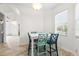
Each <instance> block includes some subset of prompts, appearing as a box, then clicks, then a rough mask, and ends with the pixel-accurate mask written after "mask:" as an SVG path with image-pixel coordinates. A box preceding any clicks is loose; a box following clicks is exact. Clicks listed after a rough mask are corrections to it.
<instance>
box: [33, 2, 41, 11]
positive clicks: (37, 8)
mask: <svg viewBox="0 0 79 59" xmlns="http://www.w3.org/2000/svg"><path fill="white" fill-rule="evenodd" d="M32 6H33V9H34V10H40V9H41V8H42V5H41V4H40V3H33V4H32Z"/></svg>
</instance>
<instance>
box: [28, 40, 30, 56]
mask: <svg viewBox="0 0 79 59" xmlns="http://www.w3.org/2000/svg"><path fill="white" fill-rule="evenodd" d="M30 49H31V42H29V46H28V56H29V54H30Z"/></svg>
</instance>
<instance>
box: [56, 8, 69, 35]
mask: <svg viewBox="0 0 79 59" xmlns="http://www.w3.org/2000/svg"><path fill="white" fill-rule="evenodd" d="M67 19H68V11H67V10H65V11H63V12H61V13H59V14H57V15H56V16H55V32H56V33H60V34H66V33H67Z"/></svg>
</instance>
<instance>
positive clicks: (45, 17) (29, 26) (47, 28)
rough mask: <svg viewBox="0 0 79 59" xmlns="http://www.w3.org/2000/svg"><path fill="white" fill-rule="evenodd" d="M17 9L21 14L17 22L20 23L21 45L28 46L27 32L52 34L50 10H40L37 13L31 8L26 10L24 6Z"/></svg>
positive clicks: (52, 22)
mask: <svg viewBox="0 0 79 59" xmlns="http://www.w3.org/2000/svg"><path fill="white" fill-rule="evenodd" d="M18 8H19V9H20V12H21V17H20V18H19V19H18V22H19V23H20V32H21V35H20V42H21V44H25V43H26V44H28V36H27V33H28V32H31V31H38V32H54V30H53V26H54V25H53V24H54V20H53V18H54V17H53V15H52V13H51V12H52V10H44V9H41V10H39V11H34V10H33V9H32V8H27V7H25V6H24V7H23V6H22V7H18ZM51 24H52V25H51Z"/></svg>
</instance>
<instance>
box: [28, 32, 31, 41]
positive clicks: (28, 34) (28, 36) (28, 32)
mask: <svg viewBox="0 0 79 59" xmlns="http://www.w3.org/2000/svg"><path fill="white" fill-rule="evenodd" d="M28 38H29V41H30V42H31V36H30V34H29V32H28Z"/></svg>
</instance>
